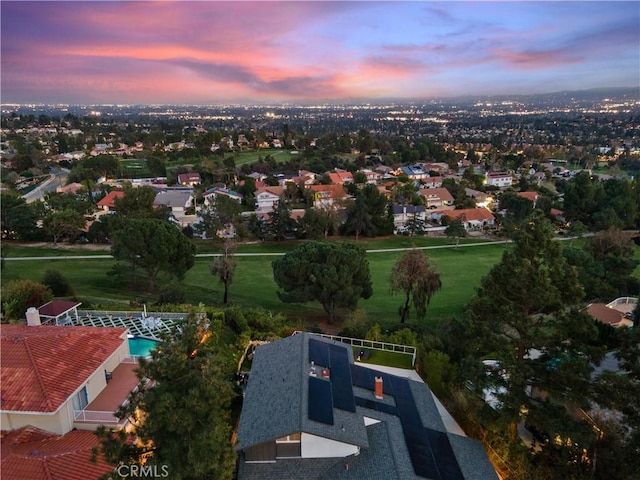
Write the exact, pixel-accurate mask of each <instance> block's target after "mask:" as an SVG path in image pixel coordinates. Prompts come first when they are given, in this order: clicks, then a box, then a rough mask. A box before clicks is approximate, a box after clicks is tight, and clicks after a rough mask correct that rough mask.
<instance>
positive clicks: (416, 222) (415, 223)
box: [405, 213, 427, 237]
mask: <svg viewBox="0 0 640 480" xmlns="http://www.w3.org/2000/svg"><path fill="white" fill-rule="evenodd" d="M426 226H427V224H426V222H425V221H424V220H423V219H422V218H420V217H419V216H418V214H417V213H414V214H413V215H412V216H411V217H410V218H409V220H407V223H406V224H405V227H407V232H409V236H410V237H413V236H414V235H415V234H417V233H420V234H422V233H424V229H425V228H426Z"/></svg>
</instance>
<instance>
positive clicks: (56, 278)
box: [42, 270, 75, 297]
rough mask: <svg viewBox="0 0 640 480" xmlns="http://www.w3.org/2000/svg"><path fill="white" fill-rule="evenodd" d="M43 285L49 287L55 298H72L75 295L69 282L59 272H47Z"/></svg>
mask: <svg viewBox="0 0 640 480" xmlns="http://www.w3.org/2000/svg"><path fill="white" fill-rule="evenodd" d="M42 283H43V284H44V285H46V286H47V287H49V290H51V293H53V296H54V297H71V296H73V295H74V294H75V292H74V290H73V287H72V286H71V284H70V283H69V281H68V280H67V279H66V278H65V277H64V275H62V273H60V272H59V271H58V270H47V271H46V272H44V276H43V277H42Z"/></svg>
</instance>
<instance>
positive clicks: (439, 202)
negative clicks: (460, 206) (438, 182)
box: [418, 188, 454, 210]
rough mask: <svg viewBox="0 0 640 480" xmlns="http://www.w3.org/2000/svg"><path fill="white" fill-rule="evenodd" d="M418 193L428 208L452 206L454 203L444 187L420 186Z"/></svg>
mask: <svg viewBox="0 0 640 480" xmlns="http://www.w3.org/2000/svg"><path fill="white" fill-rule="evenodd" d="M418 193H419V194H420V196H421V197H422V199H423V200H424V204H425V206H426V207H427V208H428V209H430V210H433V209H439V208H443V207H452V206H453V203H454V198H453V195H451V193H450V192H449V190H447V189H446V188H422V189H420V190H418Z"/></svg>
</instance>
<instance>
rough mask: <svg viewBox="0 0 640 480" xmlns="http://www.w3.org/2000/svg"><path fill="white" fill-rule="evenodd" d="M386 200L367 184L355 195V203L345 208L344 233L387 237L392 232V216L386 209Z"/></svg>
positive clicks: (357, 235)
mask: <svg viewBox="0 0 640 480" xmlns="http://www.w3.org/2000/svg"><path fill="white" fill-rule="evenodd" d="M388 203H389V202H388V201H387V198H386V197H385V196H384V195H383V194H382V193H380V192H379V191H378V189H377V188H376V186H375V185H370V184H367V185H365V186H364V187H363V188H362V189H361V190H358V191H357V193H356V199H355V202H353V203H351V204H350V205H349V206H348V207H347V219H346V221H345V224H344V228H343V230H344V233H345V234H347V235H348V234H350V233H353V234H355V236H356V240H358V238H359V236H360V235H361V234H362V235H366V236H368V237H375V236H376V235H389V234H391V233H392V232H393V215H392V214H391V213H390V211H389V208H388Z"/></svg>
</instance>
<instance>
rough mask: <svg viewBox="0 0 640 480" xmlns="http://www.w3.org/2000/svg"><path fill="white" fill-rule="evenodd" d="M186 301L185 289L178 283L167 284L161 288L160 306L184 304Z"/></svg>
mask: <svg viewBox="0 0 640 480" xmlns="http://www.w3.org/2000/svg"><path fill="white" fill-rule="evenodd" d="M185 299H186V293H185V291H184V287H183V286H182V285H180V284H179V283H178V282H170V283H166V284H164V285H162V286H161V287H160V296H159V297H158V305H166V304H176V303H184V302H185Z"/></svg>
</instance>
